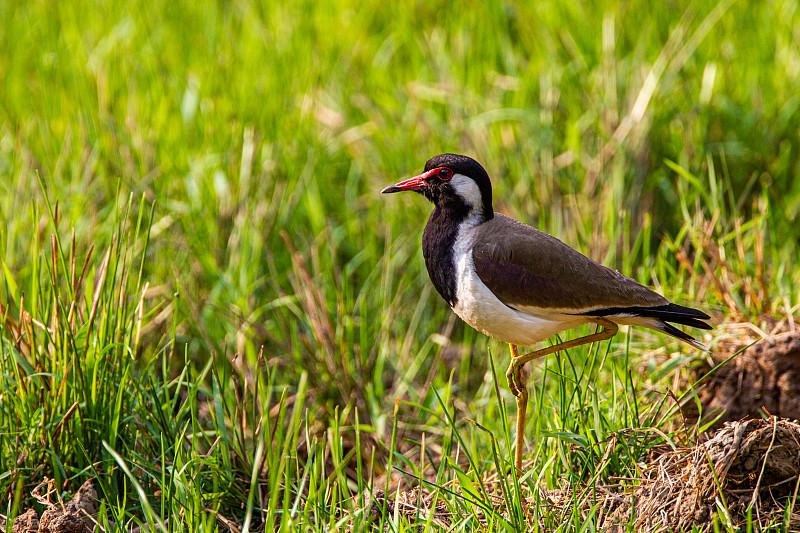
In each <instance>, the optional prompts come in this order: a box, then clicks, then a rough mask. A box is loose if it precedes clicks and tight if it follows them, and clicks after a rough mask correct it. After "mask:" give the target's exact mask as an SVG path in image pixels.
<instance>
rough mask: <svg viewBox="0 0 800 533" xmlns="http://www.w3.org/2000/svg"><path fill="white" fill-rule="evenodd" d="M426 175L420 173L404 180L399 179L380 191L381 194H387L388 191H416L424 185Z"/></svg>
mask: <svg viewBox="0 0 800 533" xmlns="http://www.w3.org/2000/svg"><path fill="white" fill-rule="evenodd" d="M426 177H427V175H426V174H420V175H419V176H414V177H413V178H408V179H407V180H405V181H401V182H400V183H395V184H394V185H389V186H388V187H386V188H385V189H383V190H382V191H381V192H382V193H383V194H389V193H390V192H400V191H418V190H419V189H420V187H422V186H423V185H425V181H424V180H425V178H426Z"/></svg>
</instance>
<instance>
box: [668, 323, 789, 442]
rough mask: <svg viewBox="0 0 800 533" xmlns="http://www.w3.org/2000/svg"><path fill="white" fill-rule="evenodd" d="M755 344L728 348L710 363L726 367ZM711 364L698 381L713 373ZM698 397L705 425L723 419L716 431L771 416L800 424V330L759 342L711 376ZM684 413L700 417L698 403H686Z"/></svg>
mask: <svg viewBox="0 0 800 533" xmlns="http://www.w3.org/2000/svg"><path fill="white" fill-rule="evenodd" d="M751 342H753V341H752V340H751V341H749V342H746V343H742V342H741V341H738V342H731V343H728V344H723V345H721V346H720V349H719V350H716V351H715V353H713V354H712V355H711V357H710V361H709V363H711V364H713V365H714V366H717V365H720V364H721V363H723V362H724V361H725V360H726V359H728V358H729V357H730V356H731V355H733V354H735V353H736V352H738V351H740V350H741V349H742V348H744V347H745V346H747V345H748V344H750V343H751ZM709 363H706V364H705V365H702V366H701V367H699V368H698V370H697V372H698V374H697V379H699V378H700V377H701V376H703V375H705V374H707V373H708V372H709V371H710V370H711V368H712V366H710V364H709ZM697 395H698V398H699V399H700V403H701V405H702V413H703V423H706V422H710V421H712V420H714V418H716V417H717V416H719V417H720V418H719V419H718V420H716V422H714V423H713V424H712V426H711V428H712V429H717V428H720V427H722V425H723V424H724V423H725V422H728V421H733V420H741V419H744V418H763V417H764V413H765V412H766V413H768V414H771V415H775V416H779V417H781V418H788V419H792V420H800V332H787V333H782V334H780V335H775V336H774V337H771V338H770V337H768V338H765V339H762V340H759V341H757V342H756V343H755V344H753V345H752V346H750V347H749V348H747V349H745V350H744V351H743V352H742V353H740V354H739V355H736V356H735V357H733V358H732V359H730V360H729V361H727V362H724V364H721V366H719V367H718V368H716V369H715V370H714V372H712V373H711V375H709V376H708V377H706V378H705V380H704V383H703V384H702V386H701V387H700V388H699V390H698V392H697ZM684 414H685V415H686V416H687V418H689V419H692V420H694V419H696V418H697V416H698V412H697V407H696V405H695V404H693V403H692V402H690V403H688V404H686V405H685V407H684Z"/></svg>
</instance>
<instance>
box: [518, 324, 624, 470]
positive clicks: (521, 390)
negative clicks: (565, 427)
mask: <svg viewBox="0 0 800 533" xmlns="http://www.w3.org/2000/svg"><path fill="white" fill-rule="evenodd" d="M592 321H593V322H595V323H597V324H599V325H600V326H601V327H602V328H603V329H602V330H601V331H598V332H596V333H592V334H591V335H586V336H585V337H580V338H577V339H572V340H570V341H567V342H562V343H559V344H556V345H555V346H549V347H547V348H542V349H541V350H536V351H533V352H531V353H528V354H525V355H519V353H518V352H517V347H516V346H515V345H513V344H509V346H510V347H511V364H510V365H509V366H508V370H507V371H506V379H508V388H509V389H511V392H512V394H514V396H516V397H517V435H516V449H515V450H514V466H516V467H517V469H518V470H522V442H523V440H524V436H525V411H526V410H527V408H528V390H527V389H526V388H525V378H524V376H523V375H522V367H523V366H524V365H525V363H527V362H529V361H533V360H534V359H538V358H540V357H544V356H545V355H549V354H551V353H554V352H559V351H561V350H566V349H568V348H574V347H575V346H580V345H582V344H587V343H590V342H596V341H604V340H607V339H610V338H611V337H613V336H614V335H616V333H617V331H618V330H619V327H617V325H616V324H615V323H614V322H611V321H610V320H608V319H606V318H603V317H592Z"/></svg>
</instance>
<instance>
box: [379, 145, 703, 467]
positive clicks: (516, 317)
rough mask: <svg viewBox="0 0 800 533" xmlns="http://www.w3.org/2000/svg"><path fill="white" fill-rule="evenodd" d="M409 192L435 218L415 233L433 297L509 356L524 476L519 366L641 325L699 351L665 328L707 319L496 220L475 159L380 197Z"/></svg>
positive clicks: (445, 160) (433, 169)
mask: <svg viewBox="0 0 800 533" xmlns="http://www.w3.org/2000/svg"><path fill="white" fill-rule="evenodd" d="M400 191H416V192H418V193H420V194H421V195H423V196H425V197H426V198H427V199H428V200H430V201H431V202H433V204H434V206H435V207H434V209H433V213H431V216H430V218H429V219H428V224H427V225H426V226H425V230H424V232H423V233H422V254H423V255H424V256H425V265H426V266H427V267H428V274H429V275H430V277H431V281H433V284H434V286H435V287H436V290H437V291H439V294H441V295H442V298H444V299H445V300H447V303H449V304H450V307H451V308H452V309H453V311H455V313H456V314H457V315H458V316H460V317H461V318H462V319H463V320H464V322H466V323H467V324H469V325H470V326H472V327H473V328H475V329H477V330H478V331H481V332H483V333H485V334H487V335H489V336H491V337H494V338H496V339H499V340H501V341H504V342H507V343H508V344H509V345H510V347H511V365H510V366H509V367H508V371H507V372H506V378H507V379H508V386H509V388H510V389H511V392H512V393H513V394H514V396H516V398H517V435H516V450H515V461H514V464H515V465H516V467H517V468H518V469H521V468H522V443H523V434H524V426H525V409H526V407H527V402H528V392H527V390H526V389H525V380H524V377H523V374H522V366H523V365H524V364H525V363H527V362H528V361H532V360H534V359H537V358H539V357H542V356H544V355H547V354H550V353H553V352H557V351H560V350H565V349H567V348H572V347H574V346H579V345H581V344H585V343H589V342H594V341H601V340H606V339H610V338H611V337H613V336H614V334H616V333H617V330H618V327H617V325H618V324H628V325H633V326H644V327H647V328H651V329H654V330H657V331H661V332H663V333H666V334H667V335H672V336H673V337H677V338H678V339H680V340H682V341H684V342H687V343H689V344H691V345H692V346H694V347H696V348H699V349H702V350H705V346H703V344H701V343H700V342H698V341H697V340H695V339H694V338H693V337H692V336H690V335H688V334H686V333H684V332H683V331H681V330H679V329H677V328H676V327H674V326H672V325H671V324H669V322H674V323H676V324H683V325H686V326H692V327H696V328H702V329H711V326H709V325H708V324H706V323H705V322H702V320H708V319H709V318H711V317H709V316H708V315H707V314H705V313H703V312H702V311H698V310H697V309H692V308H690V307H683V306H681V305H676V304H673V303H670V302H669V301H668V300H667V299H666V298H664V297H663V296H661V295H660V294H658V293H656V292H653V291H652V290H650V289H648V288H647V287H645V286H644V285H641V284H639V283H637V282H636V281H634V280H632V279H631V278H628V277H626V276H623V275H622V274H620V273H619V272H617V271H616V270H612V269H610V268H607V267H604V266H603V265H600V264H599V263H596V262H594V261H592V260H591V259H589V258H588V257H586V256H584V255H583V254H581V253H579V252H577V251H575V250H573V249H572V248H570V247H569V246H567V245H566V244H564V243H563V242H561V241H559V240H558V239H556V238H555V237H552V236H550V235H548V234H546V233H543V232H541V231H539V230H537V229H535V228H532V227H530V226H528V225H526V224H523V223H522V222H518V221H516V220H514V219H512V218H509V217H507V216H504V215H501V214H499V213H495V212H494V210H493V209H492V185H491V183H490V181H489V175H488V174H487V173H486V171H485V170H484V169H483V167H482V166H481V165H480V164H479V163H478V162H477V161H475V160H474V159H471V158H469V157H466V156H463V155H456V154H441V155H437V156H436V157H433V158H431V159H429V160H428V162H427V163H426V164H425V171H424V172H423V173H422V174H420V175H419V176H415V177H413V178H410V179H407V180H405V181H401V182H400V183H397V184H395V185H390V186H389V187H386V188H385V189H383V191H381V192H383V193H392V192H400ZM587 323H595V324H598V325H599V326H601V327H602V328H603V329H602V330H599V331H597V332H596V333H594V334H592V335H587V336H585V337H580V338H578V339H573V340H570V341H567V342H562V343H560V344H556V345H555V346H550V347H548V348H544V349H541V350H537V351H534V352H531V353H528V354H525V355H519V354H518V353H517V345H519V344H523V345H530V344H535V343H537V342H539V341H542V340H545V339H547V338H548V337H550V336H552V335H555V334H556V333H558V332H560V331H563V330H565V329H570V328H574V327H577V326H579V325H581V324H587Z"/></svg>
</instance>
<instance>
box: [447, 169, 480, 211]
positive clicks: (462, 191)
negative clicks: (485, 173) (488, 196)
mask: <svg viewBox="0 0 800 533" xmlns="http://www.w3.org/2000/svg"><path fill="white" fill-rule="evenodd" d="M450 186H451V187H452V188H453V190H454V191H455V192H456V194H457V195H459V196H460V197H461V198H463V199H464V201H465V202H467V203H468V204H469V205H471V206H472V208H473V209H483V198H481V190H480V189H479V188H478V184H477V183H475V181H474V180H473V179H471V178H468V177H466V176H464V175H463V174H455V175H454V176H453V177H452V178H451V179H450Z"/></svg>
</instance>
